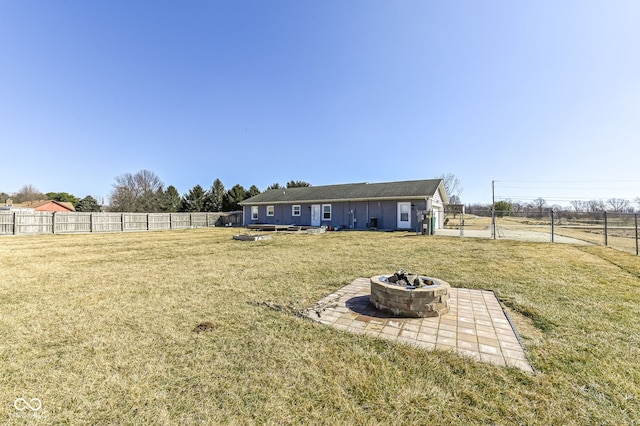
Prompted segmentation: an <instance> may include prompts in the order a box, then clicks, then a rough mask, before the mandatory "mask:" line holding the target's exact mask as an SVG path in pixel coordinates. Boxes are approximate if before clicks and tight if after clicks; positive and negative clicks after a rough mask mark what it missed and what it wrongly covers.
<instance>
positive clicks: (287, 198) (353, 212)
mask: <svg viewBox="0 0 640 426" xmlns="http://www.w3.org/2000/svg"><path fill="white" fill-rule="evenodd" d="M447 202H448V199H447V194H446V192H445V189H444V183H443V181H442V179H429V180H412V181H403V182H385V183H350V184H341V185H326V186H309V187H298V188H279V189H271V190H268V191H265V192H263V193H261V194H258V195H256V196H254V197H251V198H248V199H246V200H244V201H243V202H241V203H240V205H241V206H242V208H243V217H244V219H243V225H244V226H251V225H275V226H285V225H290V226H300V227H306V226H309V227H321V226H325V227H327V228H333V229H360V230H367V229H372V230H375V229H378V230H407V231H416V232H422V233H426V234H433V232H434V231H435V230H436V229H438V228H441V227H442V226H443V221H444V205H445V204H446V203H447Z"/></svg>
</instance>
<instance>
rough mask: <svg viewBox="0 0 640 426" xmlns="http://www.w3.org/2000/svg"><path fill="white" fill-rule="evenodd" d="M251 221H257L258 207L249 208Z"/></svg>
mask: <svg viewBox="0 0 640 426" xmlns="http://www.w3.org/2000/svg"><path fill="white" fill-rule="evenodd" d="M251 220H258V206H251Z"/></svg>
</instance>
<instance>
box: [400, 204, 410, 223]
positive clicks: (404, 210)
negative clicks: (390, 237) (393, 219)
mask: <svg viewBox="0 0 640 426" xmlns="http://www.w3.org/2000/svg"><path fill="white" fill-rule="evenodd" d="M398 229H411V202H408V203H404V202H403V203H398Z"/></svg>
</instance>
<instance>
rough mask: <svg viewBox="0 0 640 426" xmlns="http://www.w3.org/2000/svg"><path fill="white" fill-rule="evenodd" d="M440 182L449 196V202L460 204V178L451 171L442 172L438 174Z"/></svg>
mask: <svg viewBox="0 0 640 426" xmlns="http://www.w3.org/2000/svg"><path fill="white" fill-rule="evenodd" d="M440 179H442V183H443V184H444V190H445V192H446V193H447V197H449V203H450V204H460V194H462V186H461V184H460V179H458V178H457V177H456V175H454V174H453V173H446V174H445V173H443V174H441V175H440Z"/></svg>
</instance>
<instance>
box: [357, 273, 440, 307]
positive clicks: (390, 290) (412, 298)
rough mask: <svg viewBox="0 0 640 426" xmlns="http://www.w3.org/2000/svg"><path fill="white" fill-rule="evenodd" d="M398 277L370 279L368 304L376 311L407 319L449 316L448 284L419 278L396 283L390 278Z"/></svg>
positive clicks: (423, 277)
mask: <svg viewBox="0 0 640 426" xmlns="http://www.w3.org/2000/svg"><path fill="white" fill-rule="evenodd" d="M397 276H398V274H397V273H396V274H395V275H380V276H375V277H371V296H370V297H369V301H370V302H371V304H373V305H374V306H375V307H376V308H377V309H378V310H380V311H383V312H386V313H389V314H391V315H393V316H396V317H410V318H424V317H437V316H440V315H444V314H446V313H447V312H449V290H450V288H451V285H450V284H449V283H447V282H446V281H443V280H440V279H436V278H430V277H425V276H421V275H415V276H412V277H411V278H412V279H411V281H403V280H400V281H396V280H394V279H393V277H397ZM394 281H395V282H394ZM415 284H418V285H415Z"/></svg>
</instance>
